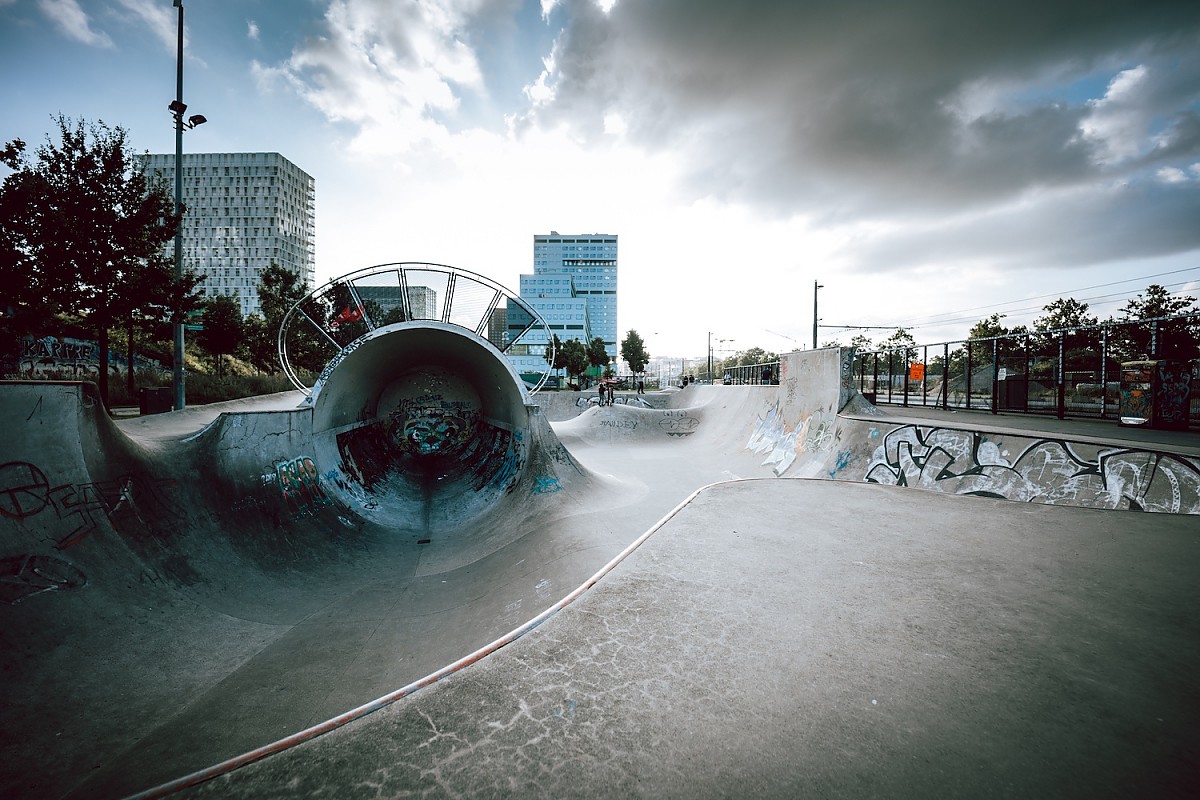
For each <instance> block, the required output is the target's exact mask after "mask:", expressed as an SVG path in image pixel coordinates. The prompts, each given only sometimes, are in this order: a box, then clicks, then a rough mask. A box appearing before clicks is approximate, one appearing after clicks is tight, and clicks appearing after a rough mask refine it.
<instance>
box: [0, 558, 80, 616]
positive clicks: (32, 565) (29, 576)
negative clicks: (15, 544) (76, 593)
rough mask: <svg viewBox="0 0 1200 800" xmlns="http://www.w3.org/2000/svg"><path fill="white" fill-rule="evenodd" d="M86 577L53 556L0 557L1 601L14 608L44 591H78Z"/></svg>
mask: <svg viewBox="0 0 1200 800" xmlns="http://www.w3.org/2000/svg"><path fill="white" fill-rule="evenodd" d="M86 584H87V576H86V575H84V574H83V572H81V571H80V570H79V569H78V568H76V567H75V566H73V565H71V564H69V563H67V562H66V561H63V560H62V559H61V558H55V557H54V556H35V555H31V554H28V555H23V556H13V557H10V558H0V602H3V603H7V604H8V605H15V604H17V603H19V602H21V601H22V600H24V599H26V598H27V597H32V596H33V595H35V594H42V593H44V592H61V591H66V590H68V589H78V588H79V587H81V586H84V585H86Z"/></svg>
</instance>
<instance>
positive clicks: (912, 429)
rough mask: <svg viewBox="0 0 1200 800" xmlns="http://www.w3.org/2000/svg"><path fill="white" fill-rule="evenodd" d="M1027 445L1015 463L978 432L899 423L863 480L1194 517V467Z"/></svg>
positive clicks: (1197, 504)
mask: <svg viewBox="0 0 1200 800" xmlns="http://www.w3.org/2000/svg"><path fill="white" fill-rule="evenodd" d="M1078 447H1080V446H1079V445H1072V444H1071V443H1069V442H1062V441H1056V440H1050V439H1043V440H1037V441H1033V442H1032V443H1031V444H1029V445H1028V446H1027V447H1026V448H1025V449H1024V450H1023V451H1022V452H1021V453H1020V454H1019V455H1018V456H1017V457H1016V458H1013V459H1011V461H1010V459H1009V457H1008V453H1007V452H1006V451H1004V450H1002V449H1001V447H1000V445H998V444H997V443H996V442H993V441H990V440H989V439H988V438H987V436H985V435H984V434H981V433H978V432H973V431H962V430H949V429H943V428H923V427H919V426H914V425H905V426H901V427H899V428H896V429H895V430H893V431H891V432H890V433H888V434H887V435H886V436H885V437H884V441H883V444H881V445H880V446H879V447H878V448H876V450H875V454H874V456H873V457H872V460H871V464H870V466H869V467H868V469H867V472H866V476H865V480H866V481H868V482H870V483H886V484H891V485H895V486H914V487H919V488H927V489H936V490H937V491H951V492H953V493H955V494H970V495H982V496H986V497H997V498H1003V499H1008V500H1018V501H1025V502H1035V503H1046V504H1050V505H1074V506H1088V507H1093V508H1109V509H1121V508H1125V509H1136V510H1142V511H1161V512H1169V513H1175V514H1200V463H1197V462H1195V461H1194V460H1192V459H1187V458H1184V457H1181V456H1175V455H1171V454H1167V453H1155V452H1151V451H1146V450H1127V449H1122V448H1115V449H1107V450H1100V451H1099V452H1098V453H1097V454H1096V456H1095V458H1087V457H1085V456H1083V455H1080V454H1079V453H1078V452H1077V448H1078Z"/></svg>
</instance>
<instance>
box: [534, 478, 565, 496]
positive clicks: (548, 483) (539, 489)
mask: <svg viewBox="0 0 1200 800" xmlns="http://www.w3.org/2000/svg"><path fill="white" fill-rule="evenodd" d="M561 489H562V486H559V484H558V478H552V477H550V476H548V475H546V476H538V477H536V478H534V479H533V486H532V487H530V489H529V493H530V494H554V493H555V492H557V491H560V490H561Z"/></svg>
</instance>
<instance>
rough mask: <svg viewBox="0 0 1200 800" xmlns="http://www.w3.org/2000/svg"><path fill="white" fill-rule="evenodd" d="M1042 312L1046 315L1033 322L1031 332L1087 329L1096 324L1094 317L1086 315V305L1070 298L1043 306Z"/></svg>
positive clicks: (1063, 298) (1062, 298) (1043, 332)
mask: <svg viewBox="0 0 1200 800" xmlns="http://www.w3.org/2000/svg"><path fill="white" fill-rule="evenodd" d="M1042 310H1043V311H1045V312H1046V313H1045V314H1043V315H1042V316H1040V317H1038V318H1037V319H1035V320H1034V321H1033V330H1034V331H1035V332H1037V333H1040V334H1048V333H1053V332H1055V331H1060V330H1074V329H1078V328H1087V327H1092V326H1094V325H1097V324H1098V321H1097V320H1096V317H1095V316H1094V315H1091V314H1088V313H1087V310H1088V304H1087V303H1081V302H1079V301H1078V300H1075V299H1074V298H1071V297H1060V298H1058V299H1057V300H1055V301H1054V302H1053V303H1050V304H1049V305H1046V306H1043V307H1042Z"/></svg>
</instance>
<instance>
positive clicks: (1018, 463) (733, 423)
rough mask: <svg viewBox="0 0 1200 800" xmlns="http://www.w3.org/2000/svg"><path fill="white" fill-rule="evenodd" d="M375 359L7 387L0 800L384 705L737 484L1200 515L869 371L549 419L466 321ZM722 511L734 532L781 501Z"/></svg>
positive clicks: (107, 781)
mask: <svg viewBox="0 0 1200 800" xmlns="http://www.w3.org/2000/svg"><path fill="white" fill-rule="evenodd" d="M356 341H357V343H356V344H354V345H353V346H352V347H349V346H348V347H346V348H345V349H344V350H343V351H342V352H341V354H340V355H339V357H338V358H337V359H336V360H335V363H333V364H331V366H330V368H329V369H328V370H327V371H326V373H325V374H323V375H322V378H321V380H320V381H319V382H318V385H317V386H316V387H314V392H313V394H312V399H311V401H309V402H307V403H304V404H298V401H299V396H298V395H293V396H288V397H285V398H277V399H276V400H274V401H271V402H267V401H258V402H254V403H245V404H232V405H227V406H223V407H222V408H221V409H215V410H212V409H210V410H208V411H207V412H206V413H205V412H201V411H200V410H191V411H189V412H184V413H180V414H164V415H159V416H158V417H147V418H142V419H138V420H130V421H128V422H123V423H120V424H116V423H114V422H112V421H111V420H110V419H109V417H108V416H107V415H106V414H105V413H104V412H103V410H102V409H101V407H100V404H99V401H98V397H97V395H96V391H95V388H94V387H92V386H91V385H90V384H81V383H59V384H46V383H36V384H35V383H5V384H0V413H2V414H3V418H4V419H5V420H9V421H10V425H11V426H12V429H11V430H10V431H9V432H8V434H7V435H6V437H5V438H4V439H3V440H2V442H3V443H2V445H0V447H2V450H0V453H2V455H0V567H2V569H3V571H2V572H0V648H3V653H4V655H3V656H2V661H0V667H2V669H3V676H4V680H3V681H0V704H2V705H3V708H4V709H5V715H6V723H7V728H6V731H7V733H6V735H5V737H4V738H3V740H2V741H0V747H2V751H0V795H2V796H6V797H7V796H13V797H23V796H37V797H81V798H82V797H89V798H91V797H120V796H125V795H128V794H130V793H133V792H137V791H141V790H145V789H148V788H150V787H154V786H158V785H159V784H162V783H164V782H166V781H170V780H172V779H175V778H178V777H180V776H181V775H185V774H187V773H190V772H192V771H194V770H200V769H204V768H207V767H209V766H210V765H213V764H216V763H218V762H221V761H223V760H225V759H228V758H233V757H236V756H239V755H241V754H243V753H246V752H248V751H251V750H253V749H255V748H259V747H261V746H263V745H266V744H268V743H270V742H274V741H276V740H279V739H282V738H283V737H288V736H290V735H292V734H294V733H296V732H297V731H300V730H303V729H306V728H309V727H310V726H314V725H319V724H321V723H323V722H324V721H326V720H328V719H330V718H332V717H335V716H337V715H340V714H343V713H344V712H346V711H347V710H348V709H355V708H358V707H361V706H363V704H366V703H369V702H372V701H374V700H376V699H377V698H380V697H383V696H387V695H389V693H391V692H394V691H395V690H396V689H397V688H398V687H403V686H406V685H409V684H411V683H413V682H414V681H418V680H419V679H422V678H424V677H425V676H428V675H430V674H432V673H434V672H435V671H437V670H439V669H441V668H443V667H445V666H446V665H448V664H452V663H454V662H455V661H456V660H457V659H461V658H462V657H464V656H465V655H467V654H469V653H472V652H473V651H476V649H477V648H480V647H483V646H484V645H486V644H487V643H489V642H493V641H495V640H497V639H498V638H499V637H502V636H505V635H506V634H508V633H509V632H511V631H514V630H515V629H518V628H520V626H522V625H523V624H524V623H526V622H527V621H529V620H531V619H534V618H536V617H537V615H538V614H539V613H540V612H542V611H543V610H545V609H548V608H551V607H553V606H555V604H556V603H557V602H558V601H559V600H560V599H562V598H564V597H566V596H568V595H569V593H572V592H574V591H576V590H577V589H578V588H579V587H581V586H583V585H585V584H587V582H588V581H589V580H591V579H592V576H594V575H595V574H596V573H597V570H598V569H600V568H601V567H602V566H603V565H605V564H607V563H609V561H610V560H611V559H613V558H614V556H616V555H617V554H618V553H621V552H622V551H624V550H625V548H626V547H627V546H628V545H629V544H630V543H631V542H633V541H635V540H636V539H638V537H639V536H641V535H642V534H643V533H644V532H646V531H647V530H649V529H651V527H652V526H653V525H654V524H655V522H656V521H658V520H660V519H662V518H663V516H664V515H665V514H668V513H669V512H671V510H672V509H674V508H675V507H676V506H677V504H679V503H680V502H681V501H682V500H684V498H687V497H688V496H689V495H690V494H691V493H693V492H695V491H696V490H697V489H698V488H699V487H702V486H706V485H708V484H712V483H716V482H720V481H723V480H729V479H735V478H748V477H762V478H775V477H821V478H826V479H836V480H839V481H850V482H853V483H856V484H890V485H892V486H895V487H909V488H914V487H916V488H921V489H925V490H928V491H935V492H942V493H952V494H971V495H982V496H986V497H990V498H1005V499H1008V500H1019V501H1025V502H1032V503H1039V504H1053V505H1078V506H1085V507H1092V508H1097V507H1098V508H1108V509H1138V510H1144V511H1159V512H1172V513H1177V514H1196V513H1200V459H1198V458H1197V456H1196V454H1195V452H1193V451H1188V450H1185V449H1178V450H1171V449H1168V448H1167V447H1165V446H1153V445H1147V444H1139V443H1136V442H1114V441H1112V440H1109V439H1104V438H1101V437H1096V436H1091V437H1089V436H1085V435H1076V434H1074V433H1071V432H1069V431H1068V432H1063V431H1057V432H1053V431H1050V432H1045V433H1037V432H1032V431H1030V430H1020V429H1016V428H1004V427H1001V426H999V425H995V424H993V425H992V426H990V427H984V426H983V424H982V423H981V421H980V419H979V418H976V419H975V420H973V421H966V420H963V421H960V420H957V419H952V420H950V421H947V420H946V419H941V420H933V419H921V418H918V417H915V416H913V417H896V416H891V415H888V414H885V413H882V412H880V411H879V410H878V409H876V408H874V407H873V406H871V405H870V404H867V403H866V402H865V401H864V400H863V399H862V398H861V397H860V396H858V395H856V393H855V392H854V391H853V387H852V385H851V381H850V372H849V363H850V353H849V351H840V350H817V351H809V352H803V353H793V354H789V355H788V356H786V357H785V358H784V359H783V360H782V362H781V382H780V385H778V386H690V387H688V388H687V389H684V390H682V391H678V392H669V393H662V394H654V395H647V396H636V395H634V396H633V398H634V400H635V402H633V403H630V402H628V400H629V398H628V397H626V398H624V399H625V400H626V402H624V403H618V404H617V405H614V406H605V407H592V406H591V404H590V403H588V402H585V403H583V404H582V405H580V404H579V403H578V398H576V399H574V400H564V401H555V402H553V403H549V404H547V405H545V406H539V405H535V404H533V403H531V402H530V399H529V398H528V396H527V395H526V394H525V393H524V389H523V388H522V384H521V383H520V381H519V380H515V379H514V376H513V375H512V372H511V369H510V368H509V367H508V366H507V362H506V361H504V360H503V359H502V358H500V357H498V356H497V354H496V353H495V352H493V351H492V350H489V349H488V348H489V347H490V345H488V344H487V343H486V342H483V341H480V340H479V339H478V337H476V338H472V337H471V336H469V335H464V334H463V333H461V332H459V331H456V330H454V329H453V327H452V326H449V325H446V324H443V323H438V322H436V321H425V322H422V323H402V324H400V326H399V327H395V328H386V327H385V328H380V329H377V330H375V331H374V332H372V333H370V334H368V335H364V337H362V338H361V340H356ZM647 406H649V407H647ZM546 408H553V409H555V410H554V411H553V416H562V417H563V419H560V420H557V421H553V422H551V420H550V416H551V414H548V413H547V412H546V410H545V409H546ZM572 408H573V409H575V411H574V412H571V413H569V411H570V409H572ZM215 411H220V412H221V413H214V412H215ZM984 421H986V418H984ZM860 488H862V489H864V490H869V487H865V486H864V487H860ZM856 491H857V489H856ZM887 491H888V492H894V490H887ZM728 496H729V497H734V498H740V499H738V500H737V502H739V503H744V505H743V506H738V507H735V508H731V509H728V513H725V514H723V515H721V516H713V517H711V520H712V524H719V525H722V526H726V527H728V528H729V530H731V531H733V533H731V534H730V535H733V534H736V533H737V530H738V529H739V526H738V525H736V524H732V523H730V522H729V521H731V520H732V521H733V522H734V523H736V521H737V520H739V519H749V518H753V519H758V518H759V517H760V516H761V508H760V507H759V506H758V505H756V503H759V502H765V501H763V500H762V498H757V499H756V497H755V496H753V493H742V492H738V493H732V494H729V495H728ZM821 496H822V497H826V498H828V497H830V496H831V495H830V494H829V493H823V494H822V495H821ZM881 496H890V495H887V493H886V492H883V493H881ZM914 496H916V497H920V496H921V495H919V494H917V493H914ZM856 497H859V498H860V501H859V502H861V497H862V496H861V495H856ZM772 502H774V501H772ZM962 502H971V501H962ZM834 505H836V504H834ZM914 505H915V506H919V505H920V501H919V500H913V501H912V502H909V503H908V505H907V506H906V507H908V508H911V507H913V506H914ZM831 507H832V506H831V505H830V504H828V503H826V504H823V505H819V506H803V505H800V506H798V507H797V508H796V509H795V510H794V514H795V515H799V516H800V517H803V518H804V519H806V520H809V521H811V520H813V519H819V518H820V515H821V514H828V513H831V511H830V509H831ZM931 507H932V506H931ZM989 508H991V506H990V505H989V504H987V503H981V505H980V513H985V512H986V511H987V509H989ZM959 513H967V511H965V510H964V511H962V512H959ZM922 519H923V517H921V516H917V517H916V518H915V519H909V518H901V517H897V516H896V515H895V514H893V506H891V505H890V504H887V503H881V504H880V506H879V508H878V519H876V520H873V521H869V522H868V523H864V524H868V525H869V526H876V527H877V526H887V525H902V526H903V525H909V526H911V525H919V524H924V523H923V522H921V521H919V520H922ZM722 520H724V521H722ZM724 529H725V528H724V527H723V528H722V530H724ZM1042 534H1044V535H1046V536H1052V535H1054V531H1053V528H1047V529H1046V530H1044V531H1042ZM648 591H650V594H653V592H652V590H648ZM695 647H696V648H697V652H703V649H704V648H703V645H702V644H697V645H695Z"/></svg>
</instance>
